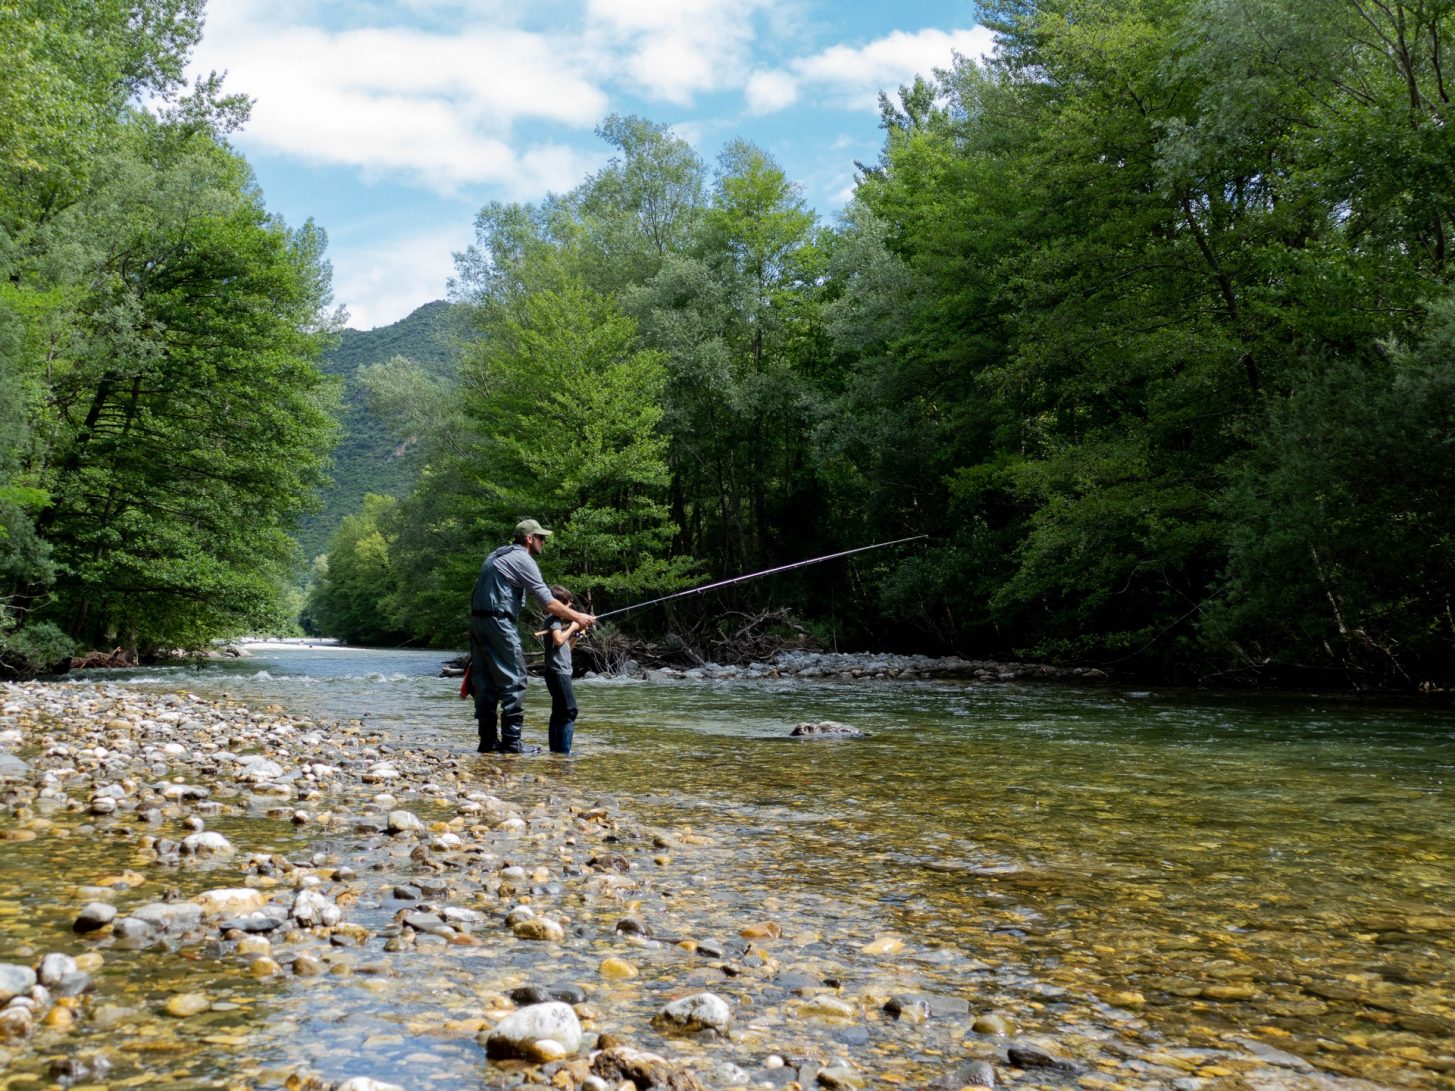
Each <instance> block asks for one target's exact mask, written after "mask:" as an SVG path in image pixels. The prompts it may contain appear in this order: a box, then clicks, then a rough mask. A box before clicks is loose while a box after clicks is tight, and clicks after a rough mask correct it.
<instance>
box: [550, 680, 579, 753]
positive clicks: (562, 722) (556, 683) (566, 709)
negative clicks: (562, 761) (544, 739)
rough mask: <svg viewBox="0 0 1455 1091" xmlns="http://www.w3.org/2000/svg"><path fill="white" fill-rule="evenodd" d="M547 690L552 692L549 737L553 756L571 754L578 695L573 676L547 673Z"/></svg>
mask: <svg viewBox="0 0 1455 1091" xmlns="http://www.w3.org/2000/svg"><path fill="white" fill-rule="evenodd" d="M546 688H547V689H548V690H550V691H551V723H550V727H549V729H548V736H549V739H550V744H551V752H552V753H553V754H569V753H570V752H571V743H572V741H573V739H574V736H575V733H576V732H575V727H576V711H577V710H576V693H575V691H574V690H573V689H572V688H571V676H570V675H569V674H564V673H558V672H556V671H547V672H546Z"/></svg>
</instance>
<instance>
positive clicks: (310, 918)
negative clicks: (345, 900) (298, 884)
mask: <svg viewBox="0 0 1455 1091" xmlns="http://www.w3.org/2000/svg"><path fill="white" fill-rule="evenodd" d="M292 916H293V919H294V920H295V921H297V922H298V923H299V924H301V925H302V926H303V927H304V928H316V927H320V926H321V927H324V928H332V927H333V926H334V925H335V924H337V923H338V922H339V921H341V920H343V919H344V911H343V910H342V909H340V908H339V907H338V906H336V905H334V904H333V902H331V901H329V900H328V899H327V898H326V897H324V896H323V895H322V894H320V893H319V892H318V891H316V890H300V891H299V892H298V897H296V898H294V899H293V913H292Z"/></svg>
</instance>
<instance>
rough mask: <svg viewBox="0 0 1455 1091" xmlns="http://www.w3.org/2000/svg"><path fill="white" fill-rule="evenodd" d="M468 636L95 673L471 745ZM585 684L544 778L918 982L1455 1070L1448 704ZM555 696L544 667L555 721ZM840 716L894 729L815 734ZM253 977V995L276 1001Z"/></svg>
mask: <svg viewBox="0 0 1455 1091" xmlns="http://www.w3.org/2000/svg"><path fill="white" fill-rule="evenodd" d="M440 658H441V657H440V655H439V654H438V653H433V652H417V651H408V650H404V651H365V650H359V649H338V648H334V649H307V648H287V649H277V650H265V649H256V650H255V651H254V654H253V656H252V657H251V658H248V659H242V660H232V661H218V662H213V663H208V664H205V665H203V666H201V667H197V668H194V667H177V668H165V669H156V670H143V671H136V672H115V671H111V672H97V674H96V675H95V677H98V678H99V677H104V678H105V679H106V680H108V681H122V682H125V683H126V684H128V685H133V686H136V687H137V688H140V689H144V690H145V689H153V688H155V689H159V690H167V691H171V690H177V689H186V690H190V691H192V692H195V693H198V694H200V695H204V696H217V695H220V694H224V693H226V694H228V695H230V696H232V697H236V698H238V699H240V700H243V701H245V702H248V703H252V704H255V705H261V704H269V703H277V704H280V705H282V706H284V707H286V708H288V709H289V710H290V711H296V712H301V713H303V714H306V715H310V716H315V717H319V718H345V719H347V718H354V717H362V718H364V719H365V721H366V722H367V723H370V724H372V725H376V726H377V727H379V728H381V729H382V730H384V731H386V732H387V733H388V734H389V735H391V736H393V737H394V738H395V739H396V740H399V741H400V742H404V743H406V744H407V743H410V742H417V743H418V744H419V745H420V746H422V747H423V746H452V747H458V748H460V749H461V751H462V753H463V752H466V751H468V749H469V748H470V746H471V744H472V743H473V739H472V738H471V737H470V736H471V734H472V731H473V723H472V721H471V720H470V717H469V709H468V706H467V705H466V704H465V703H463V702H461V701H459V700H458V698H457V697H456V696H455V694H456V690H457V686H458V680H457V679H441V678H439V677H437V675H438V669H439V664H440ZM577 696H578V700H579V703H580V705H581V708H582V715H581V719H580V721H579V723H578V726H577V731H576V742H577V748H578V752H577V753H576V754H575V755H573V756H572V757H570V758H569V759H561V758H556V757H551V756H549V755H542V756H540V757H537V758H528V759H521V764H520V765H519V767H520V768H522V769H526V770H528V771H529V772H530V773H531V774H534V775H535V776H536V777H537V778H538V780H537V781H536V782H535V789H534V790H538V791H540V792H542V793H549V792H551V791H553V790H557V789H569V790H570V791H571V792H573V793H577V794H580V793H586V794H588V795H589V794H591V793H599V794H600V795H601V796H602V797H606V798H614V799H618V800H621V801H622V806H623V807H624V808H625V809H626V810H628V811H629V812H631V813H634V814H637V815H639V816H641V817H642V819H643V820H644V821H646V822H648V823H652V824H656V825H660V826H665V827H680V826H683V825H687V826H691V827H693V828H694V829H697V830H700V831H711V832H712V834H713V836H714V838H715V839H716V840H717V842H718V845H717V847H716V848H715V849H714V850H712V852H711V853H710V854H709V855H708V857H707V860H708V862H709V866H708V867H706V868H705V870H704V873H703V874H702V875H701V876H699V878H700V880H701V882H702V883H703V884H710V885H711V888H712V891H713V895H714V897H715V898H717V899H719V900H725V901H726V902H727V903H728V907H729V908H730V909H731V908H736V909H737V910H738V911H739V912H741V913H742V914H744V915H747V916H749V917H751V916H752V915H753V914H755V913H756V914H757V915H758V916H764V917H771V918H773V919H775V920H779V921H781V922H783V923H784V924H785V930H786V931H790V932H791V931H794V930H795V929H797V930H802V929H804V928H806V927H807V925H808V924H809V923H813V924H814V925H816V927H817V929H819V930H820V933H821V935H822V941H823V943H824V944H825V945H826V946H825V948H824V949H825V950H828V951H832V952H833V953H834V954H833V957H836V958H839V959H841V961H842V971H843V974H844V975H845V977H846V978H848V979H854V978H859V979H865V978H868V977H871V976H872V975H874V974H876V973H882V972H883V970H882V964H879V963H876V962H874V961H873V960H870V959H863V960H857V959H856V957H855V956H854V954H853V952H857V951H858V950H860V948H861V947H862V946H864V945H867V944H869V943H870V942H871V941H873V940H874V939H875V938H876V937H880V936H883V935H885V934H891V933H892V934H894V935H897V936H899V937H902V938H904V939H905V940H906V941H908V943H909V944H910V949H909V955H908V956H907V961H906V965H905V967H904V974H905V981H906V983H907V984H908V985H915V986H917V987H925V986H927V985H928V986H934V987H938V988H940V989H943V990H944V991H947V992H953V993H955V994H957V995H965V996H969V997H973V998H975V1001H976V1009H977V1010H989V1009H994V1010H996V1011H998V1012H1002V1013H1005V1014H1006V1016H1007V1017H1008V1018H1011V1019H1012V1020H1013V1021H1014V1022H1015V1024H1016V1025H1017V1026H1018V1027H1019V1028H1021V1029H1024V1030H1027V1031H1031V1032H1039V1033H1045V1034H1047V1035H1051V1036H1055V1035H1056V1033H1057V1032H1058V1028H1064V1027H1067V1026H1076V1027H1077V1028H1079V1032H1080V1033H1103V1034H1105V1035H1106V1036H1108V1037H1116V1038H1118V1039H1120V1040H1124V1041H1126V1042H1127V1043H1129V1048H1130V1043H1132V1042H1135V1049H1136V1051H1137V1052H1139V1053H1140V1054H1143V1055H1145V1054H1148V1053H1150V1052H1152V1051H1161V1052H1162V1053H1164V1054H1166V1053H1169V1052H1172V1053H1175V1051H1176V1050H1177V1049H1179V1048H1182V1047H1206V1046H1221V1047H1226V1046H1228V1045H1229V1044H1230V1043H1233V1042H1236V1041H1238V1040H1239V1039H1243V1038H1246V1039H1257V1040H1259V1041H1261V1042H1265V1043H1268V1044H1270V1045H1273V1046H1275V1047H1276V1048H1278V1049H1281V1050H1284V1051H1287V1052H1289V1053H1292V1054H1295V1055H1297V1056H1302V1057H1305V1058H1308V1059H1309V1060H1310V1061H1312V1062H1314V1063H1315V1064H1316V1065H1317V1066H1319V1067H1320V1068H1322V1069H1325V1070H1328V1071H1332V1072H1337V1073H1344V1074H1349V1075H1357V1076H1363V1077H1365V1078H1367V1079H1371V1080H1374V1081H1376V1082H1378V1083H1382V1084H1385V1085H1387V1086H1392V1087H1411V1088H1423V1087H1442V1086H1455V1079H1452V1075H1451V1073H1452V1072H1455V1060H1451V1054H1452V1053H1455V1050H1452V1048H1451V1046H1450V1044H1449V1043H1450V1041H1451V1037H1452V1032H1455V1009H1452V1006H1451V997H1452V996H1455V911H1452V907H1455V805H1452V804H1455V800H1452V798H1451V793H1452V788H1451V779H1452V774H1455V716H1452V715H1451V714H1450V713H1449V712H1448V711H1444V710H1436V709H1427V708H1423V707H1420V706H1406V707H1389V706H1383V707H1381V706H1376V705H1369V704H1362V703H1354V702H1343V701H1337V700H1332V699H1327V698H1314V697H1299V696H1291V695H1282V696H1267V695H1260V696H1223V695H1216V694H1203V693H1185V692H1173V691H1169V692H1165V693H1164V692H1158V691H1152V692H1138V691H1129V690H1126V689H1123V688H1119V687H1115V686H1107V687H1102V688H1079V687H1069V686H1061V685H1056V686H1021V685H1015V684H993V685H976V684H970V683H960V682H953V683H951V682H930V681H918V682H867V681H857V682H827V681H814V682H791V681H773V682H761V681H760V682H749V681H732V682H715V683H714V682H688V681H681V682H664V683H645V682H628V681H619V680H583V681H581V682H579V683H578V687H577ZM547 707H548V698H547V696H546V693H545V690H544V686H543V685H541V684H540V683H539V682H533V683H532V685H531V689H530V696H529V715H528V720H527V732H526V734H527V741H528V742H530V741H534V742H538V743H543V742H544V737H543V736H544V722H545V713H546V709H547ZM822 719H833V720H839V721H843V722H846V723H850V724H852V725H854V726H855V727H858V728H860V729H861V730H863V731H865V732H867V733H868V734H869V737H868V738H865V739H855V740H844V739H837V740H836V739H814V740H796V739H789V738H787V737H786V736H787V733H788V731H789V730H790V729H791V728H792V726H793V725H794V724H796V723H798V722H800V721H803V720H822ZM209 828H224V827H222V826H217V827H214V825H213V824H212V823H209ZM286 849H287V846H286V845H284V846H280V851H283V850H286ZM12 851H13V849H12V847H10V846H7V848H6V852H7V853H9V852H12ZM687 885H688V886H689V887H690V886H691V883H690V882H689V883H688V884H687ZM734 902H735V903H736V905H735V906H734V904H733V903H734ZM52 908H54V910H55V912H57V913H60V912H61V911H62V910H61V909H60V907H50V906H44V905H34V904H22V905H21V906H20V907H19V909H18V911H19V912H22V913H41V914H44V913H45V912H47V911H50V910H51V909H52ZM10 912H12V913H13V912H17V910H16V909H11V910H10ZM158 987H159V988H160V987H161V984H160V983H159V985H158ZM239 988H240V995H241V1004H240V1007H239V1008H238V1009H236V1011H235V1012H234V1013H231V1015H230V1018H231V1021H233V1022H239V1021H244V1020H246V1021H253V1020H259V1019H260V1020H264V1021H266V1020H267V1019H268V1016H267V1015H266V1014H265V1013H263V1009H266V1008H267V1006H268V1004H269V1001H268V1000H267V998H266V997H265V996H264V995H263V994H262V993H261V992H259V994H258V995H257V997H256V998H254V997H252V996H251V995H250V993H249V990H248V988H247V987H245V986H239ZM289 1018H297V1016H296V1015H292V1016H289ZM382 1018H383V1019H384V1021H385V1022H387V1021H388V1019H387V1017H382ZM217 1019H218V1022H219V1028H220V1029H219V1030H218V1034H219V1035H220V1036H221V1037H222V1038H224V1039H225V1038H226V1035H227V1033H228V1031H227V1029H226V1025H227V1024H228V1022H229V1013H222V1014H219V1015H218V1016H217ZM315 1030H316V1031H317V1032H318V1033H322V1030H321V1029H319V1028H315ZM406 1037H407V1036H406ZM341 1048H343V1047H341ZM325 1052H326V1051H325ZM446 1052H448V1050H446ZM467 1052H468V1051H467ZM471 1063H473V1062H471ZM448 1070H449V1069H448V1066H446V1067H445V1069H443V1070H442V1071H448ZM381 1074H382V1073H381Z"/></svg>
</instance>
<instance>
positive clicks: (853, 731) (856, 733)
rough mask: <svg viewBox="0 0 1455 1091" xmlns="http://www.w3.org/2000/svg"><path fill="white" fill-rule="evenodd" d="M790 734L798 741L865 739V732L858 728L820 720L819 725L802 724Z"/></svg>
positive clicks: (833, 721) (834, 721)
mask: <svg viewBox="0 0 1455 1091" xmlns="http://www.w3.org/2000/svg"><path fill="white" fill-rule="evenodd" d="M788 734H789V735H791V736H792V737H794V738H796V739H815V738H819V739H821V738H840V739H861V738H863V737H864V732H862V731H860V730H859V729H858V728H857V727H850V726H849V725H848V724H841V723H839V722H838V721H837V720H819V721H818V722H817V723H801V724H799V725H798V726H797V727H795V728H794V729H793V730H792V731H790V732H789V733H788Z"/></svg>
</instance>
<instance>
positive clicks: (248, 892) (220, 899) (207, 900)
mask: <svg viewBox="0 0 1455 1091" xmlns="http://www.w3.org/2000/svg"><path fill="white" fill-rule="evenodd" d="M192 900H193V901H194V902H196V903H197V904H198V905H200V906H201V907H202V912H203V913H204V914H205V915H206V916H209V917H223V916H225V917H242V916H246V915H247V914H249V913H253V912H255V911H257V910H259V909H261V908H263V905H264V903H265V902H266V901H267V900H268V899H267V895H265V894H264V893H263V892H262V891H261V890H254V889H253V888H252V887H247V886H241V887H232V888H228V889H220V890H204V891H203V892H202V893H201V894H199V895H197V897H195V898H193V899H192Z"/></svg>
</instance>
